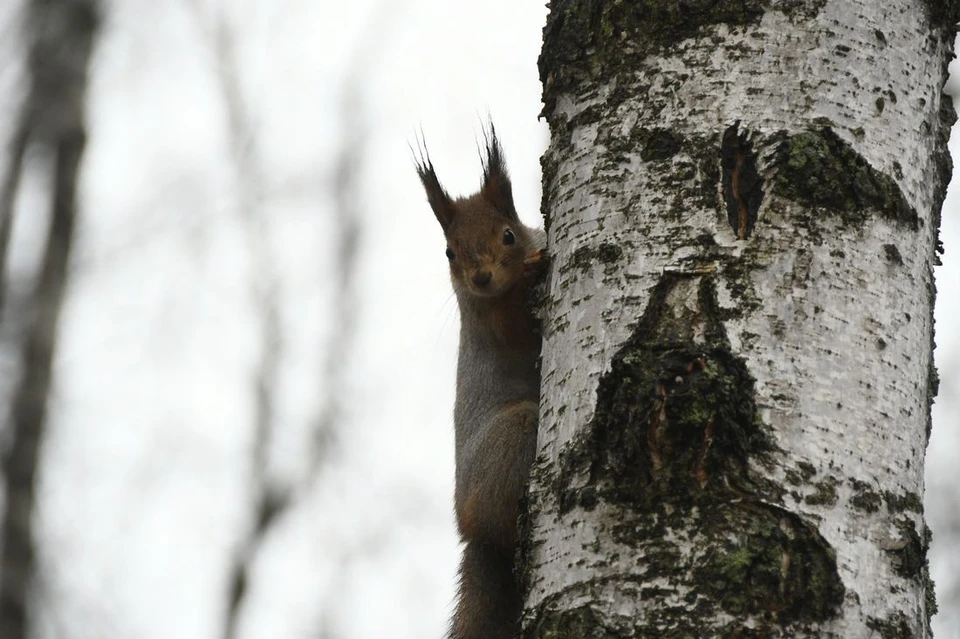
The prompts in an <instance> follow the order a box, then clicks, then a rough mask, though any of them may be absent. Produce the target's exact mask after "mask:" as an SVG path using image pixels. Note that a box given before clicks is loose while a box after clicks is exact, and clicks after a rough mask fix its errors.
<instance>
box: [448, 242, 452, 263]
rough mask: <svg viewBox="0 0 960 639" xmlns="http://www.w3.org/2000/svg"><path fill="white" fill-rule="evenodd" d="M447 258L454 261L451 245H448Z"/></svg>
mask: <svg viewBox="0 0 960 639" xmlns="http://www.w3.org/2000/svg"><path fill="white" fill-rule="evenodd" d="M447 259H448V260H450V261H451V262H452V261H453V251H452V250H450V247H449V246H448V247H447Z"/></svg>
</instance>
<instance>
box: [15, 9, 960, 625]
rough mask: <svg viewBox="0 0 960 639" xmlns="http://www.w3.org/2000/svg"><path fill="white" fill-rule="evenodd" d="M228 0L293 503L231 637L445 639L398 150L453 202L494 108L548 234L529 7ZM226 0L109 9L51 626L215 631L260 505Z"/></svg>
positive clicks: (438, 526)
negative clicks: (349, 327)
mask: <svg viewBox="0 0 960 639" xmlns="http://www.w3.org/2000/svg"><path fill="white" fill-rule="evenodd" d="M223 4H224V5H225V6H226V5H228V6H229V10H228V11H227V13H226V14H225V15H226V19H227V25H228V28H229V29H230V32H231V33H233V34H234V35H235V38H236V44H237V50H236V51H237V59H236V64H237V68H239V69H241V90H242V97H243V100H244V103H245V105H246V108H247V109H248V110H249V113H250V114H251V116H252V120H253V122H254V123H255V130H256V138H255V147H254V148H255V152H256V154H257V157H258V159H259V160H258V161H259V162H260V166H261V167H262V170H263V172H264V176H265V185H264V192H263V193H262V194H261V195H262V197H261V198H260V199H259V201H258V202H257V207H256V211H257V214H258V215H262V216H263V219H264V220H266V222H267V223H266V225H265V228H266V231H265V232H264V234H263V238H262V239H263V240H264V241H265V243H266V245H267V246H268V248H269V256H270V259H271V260H272V263H274V264H275V265H276V273H277V277H278V280H279V282H280V291H281V302H282V303H281V307H280V312H281V322H282V326H283V329H284V330H283V343H282V348H281V354H282V355H281V368H280V377H279V379H280V384H279V398H280V401H279V404H278V407H277V428H278V434H277V437H276V439H275V440H274V442H273V450H272V453H271V455H272V456H271V459H272V465H271V473H272V475H273V476H274V477H276V478H277V480H278V481H280V482H281V483H283V484H284V485H289V486H293V487H295V488H296V495H297V501H296V506H295V507H294V508H293V510H292V511H291V512H290V513H289V514H288V515H287V516H286V517H285V518H284V519H283V520H282V521H281V523H280V525H279V526H278V528H277V530H275V531H274V534H272V535H271V537H270V538H269V540H268V543H267V544H266V547H265V548H263V549H262V552H261V553H260V555H259V559H258V562H257V570H256V572H255V576H254V582H253V584H252V592H251V597H250V600H249V602H248V606H247V607H246V608H245V611H246V612H245V615H244V617H243V632H242V633H241V636H242V637H245V638H250V639H253V638H263V639H275V638H276V637H289V638H290V639H297V638H299V637H317V636H318V635H319V633H320V632H322V631H327V632H330V633H332V635H331V636H339V637H350V638H356V639H364V638H371V639H372V638H374V637H376V638H378V639H379V638H381V637H384V636H389V637H392V638H393V639H404V638H406V637H409V638H411V639H412V638H414V637H416V638H418V639H420V638H423V637H440V636H441V635H442V632H443V628H444V626H445V624H446V620H447V617H448V614H449V609H450V608H449V604H450V601H451V598H452V594H453V578H454V571H455V564H456V561H457V558H458V548H457V540H456V535H455V531H454V527H453V520H452V499H451V495H452V477H453V462H452V448H453V440H452V426H451V409H452V403H453V388H454V365H455V358H456V341H457V322H458V319H457V316H456V304H455V300H453V299H452V296H451V293H450V290H449V282H448V280H447V271H446V259H445V258H444V256H443V252H444V248H445V245H444V243H443V239H442V234H441V232H440V229H439V226H438V225H437V223H436V221H435V219H434V218H433V216H432V214H431V213H430V211H429V209H428V208H427V206H426V204H425V202H424V197H423V194H422V192H421V188H420V185H419V183H418V182H417V179H416V174H415V173H414V171H413V169H412V166H411V162H410V151H409V148H408V142H410V141H411V140H412V139H413V136H414V132H415V131H418V130H420V128H421V127H422V130H423V133H424V135H425V136H426V140H427V142H428V144H429V146H430V152H431V156H432V158H433V161H434V164H435V165H436V168H437V171H438V173H439V175H440V178H441V181H442V182H443V184H444V185H445V186H446V187H447V188H448V190H449V191H450V192H452V193H454V194H465V193H467V192H470V191H472V190H474V189H475V188H476V187H477V186H478V183H479V176H480V167H479V160H478V157H477V153H476V146H475V145H476V138H477V135H478V132H479V130H480V123H481V120H483V119H485V118H486V117H487V114H488V113H489V114H491V115H492V116H493V117H494V118H495V121H496V125H497V130H498V133H499V135H500V137H501V140H502V142H503V144H504V147H505V151H506V155H507V161H508V163H509V166H510V170H511V174H512V176H513V180H514V193H515V198H516V201H517V206H518V209H519V210H520V212H521V216H522V217H523V218H524V219H525V220H526V221H527V222H528V223H531V224H538V217H539V194H540V165H539V157H540V155H541V153H542V152H543V150H544V149H545V147H546V144H547V136H548V132H547V129H546V125H545V124H544V123H543V122H541V121H539V120H538V119H537V114H538V113H539V111H540V85H539V80H538V76H537V69H536V60H537V56H538V54H539V48H540V37H541V28H542V24H543V21H544V18H545V15H546V9H545V8H544V7H543V6H541V5H542V3H515V2H512V1H511V0H492V1H488V2H484V3H452V2H446V1H443V0H395V1H391V0H387V1H386V2H382V3H380V2H375V1H374V0H355V1H354V2H350V3H342V2H332V1H321V2H319V3H318V2H315V1H308V0H282V1H279V0H274V1H268V0H260V1H259V2H255V1H253V0H245V1H242V2H241V1H235V2H224V3H223ZM198 6H199V10H197V9H196V7H198ZM217 6H218V5H217V4H216V3H212V2H206V3H204V2H200V3H199V4H196V3H191V2H189V1H188V0H168V1H165V2H156V1H155V0H123V2H114V3H112V4H111V5H110V7H111V9H110V11H109V15H108V20H107V22H106V24H105V28H104V31H103V33H102V37H101V41H100V44H99V47H98V49H97V52H96V56H95V59H94V66H93V72H92V77H91V87H90V89H91V93H90V103H89V122H90V143H89V145H88V150H87V154H86V157H85V165H84V172H83V182H82V184H83V191H82V197H83V218H82V222H81V225H80V229H79V237H78V242H77V245H76V253H75V256H74V257H75V260H74V271H73V272H74V279H73V281H72V284H71V289H70V294H69V299H68V303H67V306H66V308H65V315H64V323H63V330H62V339H61V342H60V351H59V353H58V357H57V362H56V389H55V393H54V397H53V423H52V424H51V428H50V432H49V438H48V445H47V449H46V455H45V459H44V466H43V482H42V492H41V494H42V503H41V513H40V518H41V527H40V530H41V534H42V536H43V540H44V554H43V558H42V560H43V562H44V566H45V571H46V572H47V573H48V574H50V575H51V577H50V578H49V579H48V581H47V583H44V584H42V587H41V592H42V595H43V597H44V602H45V604H44V606H45V607H49V608H51V609H54V610H57V611H58V613H57V615H56V616H55V617H52V618H45V619H44V630H45V631H46V632H45V636H50V637H70V638H73V637H91V638H94V637H95V638H97V639H112V638H117V639H169V638H171V637H176V638H177V639H211V638H213V637H217V636H218V632H219V628H220V624H221V623H222V620H223V609H224V606H225V600H226V593H225V589H226V581H225V580H226V574H227V567H228V564H229V561H230V559H231V556H232V553H234V552H235V551H236V546H237V543H238V540H239V539H240V538H241V537H242V535H243V533H244V531H245V530H246V529H247V527H248V526H249V524H250V517H251V512H250V499H249V495H250V488H251V487H250V485H249V476H250V454H249V448H250V444H251V441H252V436H253V431H252V424H251V414H252V410H251V402H252V396H253V393H252V384H253V382H252V370H253V368H254V366H255V365H256V362H257V358H258V352H259V348H260V344H259V343H258V341H257V333H256V323H255V320H256V314H255V306H254V304H253V301H252V298H251V288H250V287H251V285H250V282H251V281H252V277H253V275H254V274H253V273H252V270H253V264H252V263H251V255H250V251H249V238H248V236H247V235H246V233H247V230H246V227H244V225H243V224H242V223H241V220H240V218H239V216H238V215H237V212H236V211H237V208H238V202H237V194H238V193H239V192H242V188H240V187H241V186H242V185H238V183H237V175H236V170H235V166H234V165H233V164H232V163H231V160H230V155H229V148H230V140H229V138H228V131H227V128H226V126H225V117H224V113H225V110H224V109H225V107H224V102H223V94H222V92H221V85H220V84H219V83H218V82H217V74H218V72H219V67H218V61H217V57H216V50H215V47H214V42H215V38H214V34H215V30H214V26H215V25H216V24H217V20H219V19H220V17H221V14H220V13H219V11H218V10H217V8H216V7H217ZM3 17H4V16H0V19H2V18H3ZM7 32H8V31H7V29H5V28H4V29H0V33H7ZM2 42H3V39H2V38H0V47H2V46H3V45H2ZM8 42H9V41H8ZM4 52H5V49H2V48H0V55H4ZM347 69H349V70H350V71H349V72H347V71H346V70H347ZM3 80H4V76H2V75H0V82H2V81H3ZM351 92H352V93H351ZM351 95H352V96H353V97H354V98H355V101H354V102H351V103H349V106H348V107H346V111H345V106H344V105H345V99H346V98H349V97H350V96H351ZM4 107H5V103H3V102H2V101H0V108H4ZM3 119H4V118H0V121H2V120H3ZM349 126H356V127H359V130H362V131H363V132H364V134H365V138H364V140H363V143H362V146H361V147H360V148H359V157H360V159H361V160H362V164H361V165H360V166H361V167H362V168H361V170H360V173H359V180H358V184H357V186H356V188H355V189H354V190H353V191H352V197H354V198H355V199H356V201H357V203H358V206H359V207H360V209H361V210H362V211H363V216H364V217H363V222H364V235H363V237H362V242H361V246H360V250H361V259H360V271H359V278H360V279H359V281H360V282H361V288H360V297H361V299H360V306H359V310H360V315H359V320H358V322H357V326H356V328H357V333H356V334H357V342H356V345H355V348H352V349H351V350H352V356H351V357H350V358H349V359H348V361H344V362H342V370H341V371H340V372H341V373H342V375H343V378H344V379H345V380H346V386H345V390H344V391H343V393H342V399H343V405H344V409H345V412H344V414H343V419H342V420H341V424H342V428H341V430H340V434H339V439H338V440H337V441H336V443H335V444H334V445H333V447H332V452H330V454H329V456H328V457H327V458H325V459H324V460H323V463H322V470H321V472H320V474H319V475H317V476H314V477H313V479H312V480H311V479H310V474H309V468H310V463H311V462H310V460H311V456H310V454H309V451H310V450H311V445H310V442H311V438H310V429H309V425H310V424H311V423H313V420H314V419H315V417H316V415H317V414H318V412H319V411H321V410H322V408H323V406H324V405H325V402H326V401H327V397H326V394H325V393H326V386H325V384H326V382H325V379H324V377H323V374H322V353H323V352H324V349H325V348H326V346H325V340H326V338H327V336H328V332H329V330H330V325H331V323H330V313H331V309H332V308H335V307H336V303H337V300H335V299H331V295H332V290H333V284H332V282H333V280H334V279H335V273H336V271H337V267H338V265H337V264H336V263H335V262H334V260H333V259H332V257H331V254H330V246H331V238H330V235H331V233H332V226H331V219H332V215H333V206H334V203H333V201H332V199H331V196H330V193H331V190H332V189H331V185H332V183H333V171H334V168H335V166H334V162H335V161H336V159H337V152H338V150H339V149H340V148H341V146H342V144H343V141H344V139H345V133H346V132H347V131H348V130H349ZM2 132H3V134H4V135H6V130H5V129H3V130H2ZM956 148H957V147H956V143H951V149H952V150H954V151H956ZM36 161H38V160H36ZM42 187H43V185H42V184H41V183H36V184H32V186H30V187H29V188H27V189H25V190H24V194H23V195H22V197H21V206H22V207H23V208H24V210H35V209H36V210H39V207H40V206H41V205H42V199H41V198H40V197H39V195H38V194H39V193H40V192H42ZM958 208H960V202H958V201H957V197H956V195H955V190H954V191H951V194H950V196H949V198H948V201H947V204H946V206H945V209H944V223H943V231H942V238H943V241H944V244H945V245H946V248H947V252H946V255H945V256H944V265H943V266H942V267H940V268H939V269H938V271H937V281H938V287H939V289H940V295H939V298H938V307H937V343H938V345H939V348H938V350H937V360H938V363H939V366H940V371H941V375H942V378H943V383H942V385H941V394H940V398H939V399H938V403H937V406H936V407H935V412H934V415H935V420H934V432H933V439H932V441H931V445H930V449H929V455H928V464H927V485H928V495H927V506H928V516H929V522H930V525H931V527H932V528H933V530H934V535H935V536H934V552H933V555H932V558H933V571H934V575H935V578H936V579H937V582H938V585H939V586H940V588H941V589H948V588H953V589H956V588H957V583H958V582H957V575H958V574H960V560H958V559H957V556H958V555H960V553H957V552H956V550H955V549H954V550H951V548H950V546H949V545H948V543H947V542H948V541H949V540H950V527H951V526H952V527H953V532H952V535H953V537H952V539H953V540H957V539H960V515H958V513H960V492H958V490H957V487H956V484H957V482H956V479H955V478H956V471H955V460H956V459H957V458H958V453H960V432H958V429H957V420H956V415H957V410H958V408H960V407H958V405H957V402H958V397H960V330H957V327H958V300H960V220H958V215H957V211H958ZM21 217H22V218H23V217H25V216H21ZM41 233H42V229H41V228H39V227H37V225H36V224H32V225H31V224H30V223H29V222H28V223H21V224H19V225H18V227H17V229H16V235H15V242H14V245H15V248H16V254H15V255H14V258H15V264H16V269H15V270H14V273H13V275H14V277H22V276H24V275H25V274H27V273H29V272H30V269H31V268H32V263H31V259H32V258H31V256H32V255H34V254H35V250H36V246H37V238H39V237H41ZM951 522H952V523H951ZM953 601H954V602H957V601H960V595H958V594H957V593H954V596H953ZM941 610H942V611H943V614H941V615H940V617H939V618H938V619H937V621H936V628H937V629H938V636H939V637H960V611H957V610H956V608H955V607H951V606H950V605H949V604H948V602H947V600H946V598H945V597H944V596H942V595H941ZM948 624H949V625H948Z"/></svg>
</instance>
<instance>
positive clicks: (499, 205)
mask: <svg viewBox="0 0 960 639" xmlns="http://www.w3.org/2000/svg"><path fill="white" fill-rule="evenodd" d="M489 127H490V131H489V132H487V131H486V130H484V132H483V141H484V143H485V145H486V147H487V148H486V151H487V156H486V158H483V157H481V161H482V162H483V185H482V186H481V187H480V194H481V195H482V196H483V197H484V199H486V200H487V201H488V202H490V203H491V204H493V206H494V207H495V208H496V209H497V210H498V211H500V212H501V213H502V214H504V215H505V216H507V217H508V218H510V219H511V220H517V219H518V217H517V209H516V208H515V207H514V205H513V186H512V185H511V184H510V176H509V175H508V174H507V163H506V162H505V161H504V159H503V148H502V147H501V146H500V140H498V139H497V131H496V129H495V128H494V126H493V120H490V122H489Z"/></svg>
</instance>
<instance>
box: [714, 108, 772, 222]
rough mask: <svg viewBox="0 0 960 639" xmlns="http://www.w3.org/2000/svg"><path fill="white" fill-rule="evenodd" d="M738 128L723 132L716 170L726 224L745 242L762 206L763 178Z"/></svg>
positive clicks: (749, 146) (744, 135)
mask: <svg viewBox="0 0 960 639" xmlns="http://www.w3.org/2000/svg"><path fill="white" fill-rule="evenodd" d="M739 128H740V123H739V122H738V123H737V124H734V125H733V126H731V127H729V128H728V129H727V130H726V131H725V132H724V134H723V141H722V142H721V144H720V166H721V169H722V176H723V178H722V179H723V200H724V202H725V203H726V205H727V220H728V221H729V222H730V226H731V228H733V232H734V233H736V235H737V238H738V239H741V240H745V239H747V237H749V236H750V233H751V232H752V231H753V227H754V225H756V223H757V211H758V210H759V209H760V204H761V203H762V202H763V178H761V177H760V174H759V173H758V172H757V158H756V154H755V153H754V152H753V148H752V147H751V145H750V142H749V141H748V140H747V133H746V131H744V132H743V133H741V132H740V131H739Z"/></svg>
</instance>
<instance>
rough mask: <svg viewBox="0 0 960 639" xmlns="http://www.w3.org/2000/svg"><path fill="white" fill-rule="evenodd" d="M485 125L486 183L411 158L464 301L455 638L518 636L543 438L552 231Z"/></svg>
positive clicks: (457, 420) (457, 423) (425, 158)
mask: <svg viewBox="0 0 960 639" xmlns="http://www.w3.org/2000/svg"><path fill="white" fill-rule="evenodd" d="M489 128H490V132H489V135H488V134H487V133H486V132H484V141H485V143H486V158H483V157H482V156H481V160H482V164H483V182H482V185H481V187H480V190H479V192H477V193H475V194H473V195H471V196H469V197H460V198H457V199H455V200H454V199H452V198H451V197H450V196H449V195H448V194H447V192H446V191H445V190H444V188H443V187H442V186H441V185H440V182H439V180H438V179H437V175H436V172H435V171H434V168H433V163H432V162H431V161H430V159H429V154H428V153H427V152H426V149H425V146H424V149H423V150H422V151H421V153H420V158H419V159H415V164H416V169H417V173H418V175H419V176H420V181H421V182H422V183H423V187H424V189H425V190H426V193H427V201H428V202H429V204H430V207H431V208H432V209H433V212H434V214H435V215H436V217H437V221H438V222H440V226H441V228H442V229H443V234H444V236H445V238H446V244H447V246H446V254H447V260H448V261H449V264H450V280H451V282H452V284H453V290H454V293H455V294H456V297H457V302H458V305H459V307H460V348H459V353H458V361H457V387H456V389H457V390H456V400H455V407H454V430H455V448H456V451H455V456H456V477H455V488H454V506H455V511H456V519H457V528H458V531H459V533H460V538H461V540H462V541H463V542H464V543H465V546H464V550H463V557H462V560H461V562H460V571H459V592H458V596H457V603H456V608H455V611H454V614H453V619H452V621H451V623H450V632H449V635H448V637H449V639H510V638H512V637H514V636H516V635H517V633H518V631H519V620H520V613H521V612H522V609H523V600H522V595H521V592H520V587H519V584H518V580H517V578H516V576H515V574H514V569H513V568H514V555H515V553H516V547H517V516H518V510H519V502H520V498H521V497H522V495H523V493H524V491H525V490H526V484H527V478H528V475H529V472H530V467H531V465H532V464H533V460H534V457H535V456H536V445H537V423H538V419H539V400H540V370H539V358H540V342H541V336H540V323H539V320H538V318H537V316H536V314H535V313H534V311H533V308H532V306H531V304H530V303H529V295H530V291H531V289H532V288H533V287H534V286H535V285H536V284H537V281H538V279H539V276H540V273H541V271H542V270H543V268H544V267H545V264H546V253H545V245H546V234H545V233H544V232H543V231H542V230H540V229H532V228H528V227H526V226H524V225H523V224H522V223H521V222H520V218H519V217H518V215H517V211H516V208H515V207H514V203H513V192H512V186H511V183H510V178H509V176H508V174H507V167H506V164H505V163H504V159H503V150H502V148H501V146H500V142H499V140H498V139H497V135H496V131H495V129H494V127H493V123H492V122H491V123H490V125H489Z"/></svg>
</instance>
